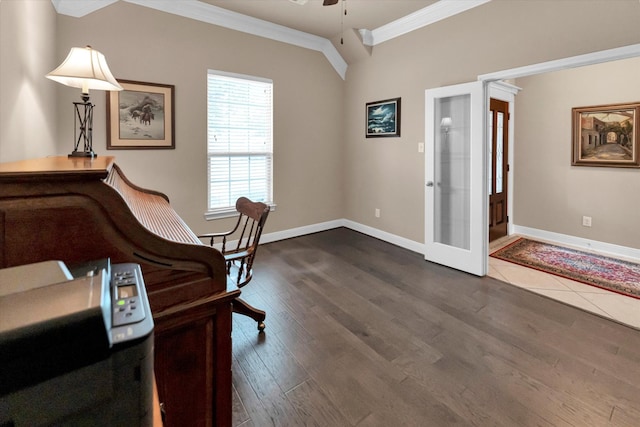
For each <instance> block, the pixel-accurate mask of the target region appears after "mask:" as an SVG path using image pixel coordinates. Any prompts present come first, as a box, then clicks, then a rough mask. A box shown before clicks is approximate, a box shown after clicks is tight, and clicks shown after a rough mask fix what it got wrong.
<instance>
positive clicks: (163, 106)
mask: <svg viewBox="0 0 640 427" xmlns="http://www.w3.org/2000/svg"><path fill="white" fill-rule="evenodd" d="M118 83H120V85H121V86H122V87H123V89H124V90H121V91H110V92H109V93H108V95H107V149H108V150H120V149H143V148H148V149H153V148H155V149H158V148H169V149H170V148H175V141H174V99H173V98H174V86H173V85H164V84H157V83H144V82H135V81H131V80H118Z"/></svg>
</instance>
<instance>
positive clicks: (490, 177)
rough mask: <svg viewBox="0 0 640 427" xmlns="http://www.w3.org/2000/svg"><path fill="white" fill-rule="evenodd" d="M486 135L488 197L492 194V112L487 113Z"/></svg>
mask: <svg viewBox="0 0 640 427" xmlns="http://www.w3.org/2000/svg"><path fill="white" fill-rule="evenodd" d="M487 135H489V144H487V145H488V147H489V156H488V158H487V161H488V162H489V165H488V167H487V171H489V173H487V188H488V189H489V195H492V194H493V185H492V184H493V181H492V178H493V174H492V173H491V168H492V167H493V144H492V143H491V138H493V110H490V111H489V132H488V133H487Z"/></svg>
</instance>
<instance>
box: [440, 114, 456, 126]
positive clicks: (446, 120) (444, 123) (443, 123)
mask: <svg viewBox="0 0 640 427" xmlns="http://www.w3.org/2000/svg"><path fill="white" fill-rule="evenodd" d="M452 123H453V121H452V120H451V117H443V118H442V121H441V122H440V127H443V128H449V127H451V124H452Z"/></svg>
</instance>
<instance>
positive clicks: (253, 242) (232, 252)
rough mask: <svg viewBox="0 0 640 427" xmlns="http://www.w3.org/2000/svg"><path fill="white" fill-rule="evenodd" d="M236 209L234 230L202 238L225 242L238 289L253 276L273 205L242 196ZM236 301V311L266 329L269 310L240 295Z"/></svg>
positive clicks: (230, 273)
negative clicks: (270, 206)
mask: <svg viewBox="0 0 640 427" xmlns="http://www.w3.org/2000/svg"><path fill="white" fill-rule="evenodd" d="M236 210H237V211H238V214H239V215H238V221H237V222H236V225H235V227H233V229H232V230H229V231H226V232H223V233H207V234H202V235H199V236H198V237H199V238H201V239H209V244H210V245H211V246H214V245H215V244H218V245H220V244H221V247H222V249H221V252H222V255H223V256H224V259H225V261H226V264H227V275H228V277H229V278H230V279H231V280H233V281H234V282H235V283H236V285H237V286H238V288H242V287H244V286H246V285H247V283H249V282H250V281H251V278H252V277H253V260H254V259H255V256H256V252H257V250H258V244H259V243H260V236H261V235H262V229H263V228H264V224H265V222H267V216H269V211H270V208H269V206H267V205H266V204H264V203H261V202H252V201H251V200H249V199H247V198H246V197H240V198H239V199H238V200H236ZM216 239H218V240H216ZM220 239H221V240H220ZM218 248H219V247H218ZM232 304H233V312H234V313H239V314H242V315H245V316H249V317H251V318H252V319H253V320H255V321H256V322H258V330H259V331H260V332H262V331H263V330H264V328H265V324H264V319H265V317H266V313H265V312H264V311H263V310H260V309H257V308H255V307H253V306H251V305H250V304H248V303H247V302H245V301H244V300H242V299H241V298H236V299H235V300H234V301H233V303H232Z"/></svg>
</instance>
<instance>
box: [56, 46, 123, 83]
mask: <svg viewBox="0 0 640 427" xmlns="http://www.w3.org/2000/svg"><path fill="white" fill-rule="evenodd" d="M45 77H47V78H48V79H51V80H54V81H56V82H58V83H62V84H63V85H66V86H71V87H79V88H82V93H89V89H98V90H122V86H120V84H118V81H117V80H116V79H115V78H114V77H113V74H111V71H110V70H109V66H108V65H107V60H106V59H105V57H104V55H103V54H102V53H100V52H98V51H97V50H95V49H92V48H91V46H87V47H72V48H71V51H70V52H69V55H67V58H66V59H65V60H64V61H63V62H62V64H60V66H59V67H58V68H56V69H55V70H53V71H52V72H50V73H49V74H47V75H46V76H45Z"/></svg>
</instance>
